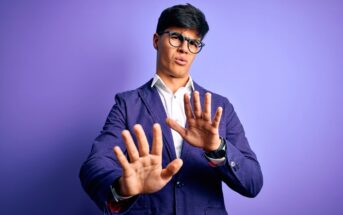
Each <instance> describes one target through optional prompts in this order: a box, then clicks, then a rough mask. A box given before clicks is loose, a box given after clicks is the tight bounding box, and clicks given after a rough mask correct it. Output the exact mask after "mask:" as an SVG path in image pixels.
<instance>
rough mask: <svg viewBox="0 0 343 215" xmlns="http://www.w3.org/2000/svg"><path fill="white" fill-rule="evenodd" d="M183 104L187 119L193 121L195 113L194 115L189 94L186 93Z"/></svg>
mask: <svg viewBox="0 0 343 215" xmlns="http://www.w3.org/2000/svg"><path fill="white" fill-rule="evenodd" d="M183 102H184V104H185V114H186V118H187V119H192V118H193V113H192V107H191V102H190V99H189V95H188V93H185V95H184V97H183Z"/></svg>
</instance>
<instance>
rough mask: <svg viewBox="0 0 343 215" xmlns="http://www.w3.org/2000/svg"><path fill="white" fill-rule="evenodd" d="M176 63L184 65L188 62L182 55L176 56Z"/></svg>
mask: <svg viewBox="0 0 343 215" xmlns="http://www.w3.org/2000/svg"><path fill="white" fill-rule="evenodd" d="M175 63H176V64H178V65H180V66H184V65H186V64H187V60H185V59H184V58H182V57H176V58H175Z"/></svg>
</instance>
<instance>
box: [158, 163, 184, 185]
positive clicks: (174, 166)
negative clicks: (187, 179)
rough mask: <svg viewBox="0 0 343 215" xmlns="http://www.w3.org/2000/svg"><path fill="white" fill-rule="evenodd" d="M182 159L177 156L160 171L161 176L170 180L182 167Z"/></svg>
mask: <svg viewBox="0 0 343 215" xmlns="http://www.w3.org/2000/svg"><path fill="white" fill-rule="evenodd" d="M182 164H183V161H182V160H181V159H180V158H177V159H175V160H173V161H172V162H170V163H169V164H168V166H167V167H166V168H165V169H162V171H161V178H162V179H164V180H170V179H171V177H173V175H175V174H176V173H177V172H178V171H179V170H180V169H181V167H182Z"/></svg>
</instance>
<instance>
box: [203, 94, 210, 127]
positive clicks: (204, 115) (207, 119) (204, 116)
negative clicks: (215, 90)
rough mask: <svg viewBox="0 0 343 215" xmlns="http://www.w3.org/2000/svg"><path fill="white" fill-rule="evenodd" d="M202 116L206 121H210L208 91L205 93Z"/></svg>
mask: <svg viewBox="0 0 343 215" xmlns="http://www.w3.org/2000/svg"><path fill="white" fill-rule="evenodd" d="M202 118H203V119H204V120H206V121H210V122H211V93H208V92H207V93H206V94H205V104H204V112H203V113H202Z"/></svg>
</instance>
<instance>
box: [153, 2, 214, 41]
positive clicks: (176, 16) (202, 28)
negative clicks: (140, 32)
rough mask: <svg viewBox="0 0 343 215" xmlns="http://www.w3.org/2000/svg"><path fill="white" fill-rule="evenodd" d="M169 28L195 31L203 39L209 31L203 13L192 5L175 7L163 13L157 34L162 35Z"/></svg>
mask: <svg viewBox="0 0 343 215" xmlns="http://www.w3.org/2000/svg"><path fill="white" fill-rule="evenodd" d="M169 27H180V28H189V29H194V30H196V31H197V33H198V36H200V37H201V39H204V37H205V35H206V33H207V32H208V30H209V27H208V24H207V21H206V18H205V15H204V14H203V12H201V10H199V9H198V8H196V7H194V6H193V5H191V4H186V5H181V4H180V5H175V6H172V7H169V8H167V9H165V10H164V11H162V13H161V15H160V18H159V19H158V23H157V29H156V32H157V33H158V34H162V33H163V31H164V30H166V29H167V28H169Z"/></svg>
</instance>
